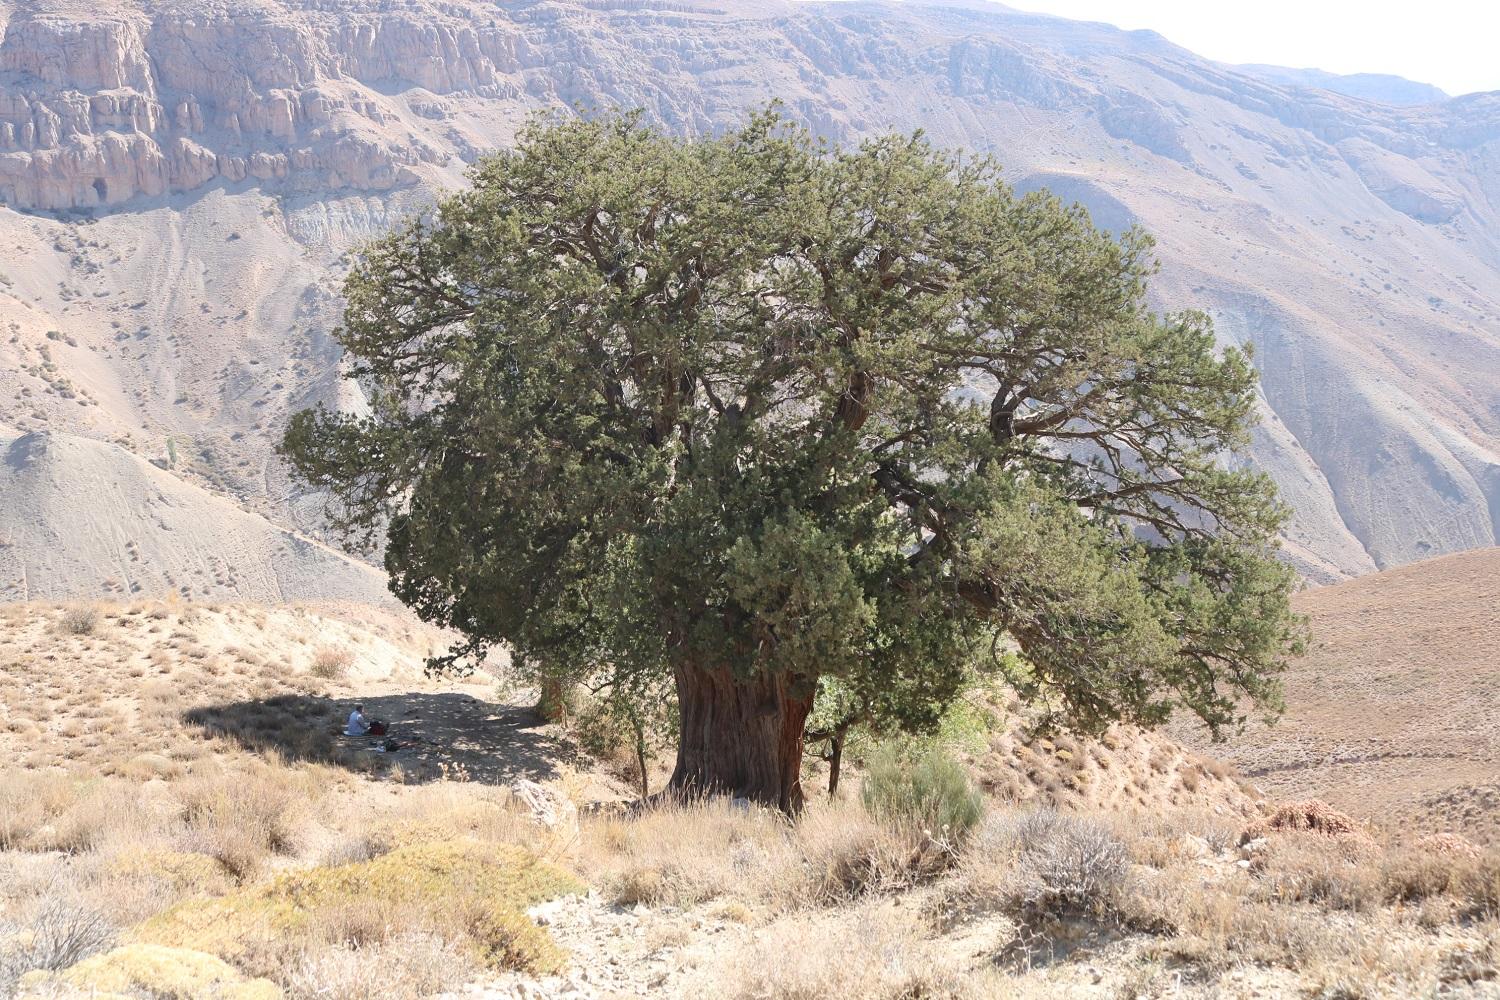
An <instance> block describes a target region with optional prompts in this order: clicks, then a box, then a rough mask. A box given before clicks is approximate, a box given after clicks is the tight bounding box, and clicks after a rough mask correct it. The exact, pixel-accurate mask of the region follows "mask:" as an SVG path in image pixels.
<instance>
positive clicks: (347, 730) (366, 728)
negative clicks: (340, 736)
mask: <svg viewBox="0 0 1500 1000" xmlns="http://www.w3.org/2000/svg"><path fill="white" fill-rule="evenodd" d="M344 735H345V736H368V735H370V721H369V720H368V719H366V718H365V706H363V705H355V706H354V711H352V712H350V713H349V723H348V725H346V726H344Z"/></svg>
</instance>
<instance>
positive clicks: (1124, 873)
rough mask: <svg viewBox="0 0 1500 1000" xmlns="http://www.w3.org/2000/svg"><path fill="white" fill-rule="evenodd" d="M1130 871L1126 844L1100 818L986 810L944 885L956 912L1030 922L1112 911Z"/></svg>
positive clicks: (1043, 811) (1116, 908)
mask: <svg viewBox="0 0 1500 1000" xmlns="http://www.w3.org/2000/svg"><path fill="white" fill-rule="evenodd" d="M1129 873H1130V854H1129V851H1128V850H1127V849H1126V847H1125V845H1124V844H1123V843H1122V842H1121V841H1120V840H1119V839H1118V838H1117V837H1116V836H1115V835H1114V834H1113V833H1112V832H1111V831H1110V830H1109V828H1108V827H1106V826H1104V825H1103V824H1102V823H1099V822H1096V821H1094V820H1091V819H1086V818H1083V817H1078V816H1070V815H1066V814H1063V813H1058V812H1056V811H1054V810H1052V809H1036V810H1032V811H1029V812H1023V813H1011V814H1003V815H1000V816H995V817H992V818H991V819H990V820H989V821H988V822H986V823H985V824H984V826H982V827H981V828H980V830H979V833H978V834H977V835H976V836H975V837H974V839H973V841H972V843H971V844H970V845H969V847H968V849H967V850H966V851H965V852H964V853H963V855H962V856H961V858H960V860H959V864H958V868H957V871H956V873H955V877H954V878H953V879H952V880H951V881H950V882H949V884H948V885H947V886H946V887H945V889H946V892H945V894H944V896H945V902H946V904H947V905H948V906H949V907H951V908H953V909H956V910H958V911H960V912H971V913H972V912H987V911H992V910H998V911H1001V912H1006V913H1010V914H1011V915H1013V916H1015V917H1017V918H1018V919H1020V920H1022V921H1023V922H1027V923H1031V922H1037V921H1045V920H1051V919H1057V918H1061V917H1070V916H1085V915H1086V916H1103V915H1106V914H1118V913H1119V912H1121V909H1122V895H1123V892H1124V890H1125V888H1126V885H1127V881H1128V877H1129Z"/></svg>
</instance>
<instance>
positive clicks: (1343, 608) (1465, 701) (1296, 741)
mask: <svg viewBox="0 0 1500 1000" xmlns="http://www.w3.org/2000/svg"><path fill="white" fill-rule="evenodd" d="M1298 604H1299V607H1300V610H1301V611H1302V612H1303V613H1305V614H1307V615H1309V616H1310V617H1311V619H1312V625H1313V630H1314V631H1313V635H1314V643H1313V647H1312V649H1310V650H1309V651H1308V655H1307V656H1306V657H1304V658H1303V659H1302V660H1299V661H1298V662H1297V663H1296V664H1295V665H1294V667H1293V669H1292V672H1291V673H1290V674H1289V675H1288V676H1287V678H1286V700H1287V712H1286V716H1285V717H1284V718H1283V719H1281V721H1280V722H1279V723H1278V724H1277V725H1275V726H1264V725H1259V724H1257V725H1253V726H1251V728H1250V730H1249V732H1247V733H1246V734H1245V735H1244V736H1243V737H1238V738H1235V739H1233V740H1231V741H1230V742H1229V743H1228V744H1226V745H1222V746H1217V747H1211V746H1208V745H1206V744H1204V743H1203V742H1202V735H1201V733H1198V732H1196V731H1195V730H1193V729H1192V728H1190V727H1189V726H1187V725H1186V724H1179V725H1180V728H1179V732H1178V733H1177V735H1178V736H1180V737H1181V738H1182V739H1184V740H1185V741H1186V742H1188V743H1189V744H1191V745H1194V746H1196V747H1197V748H1198V749H1199V750H1201V751H1204V752H1208V753H1212V754H1215V755H1216V756H1220V757H1223V758H1225V759H1226V760H1229V761H1232V762H1233V763H1235V764H1236V765H1238V766H1239V768H1240V769H1241V770H1242V771H1243V772H1244V774H1245V775H1246V776H1247V777H1248V778H1249V779H1250V780H1251V781H1253V782H1255V783H1256V784H1257V785H1259V786H1260V787H1261V788H1262V789H1263V790H1264V791H1265V792H1266V793H1267V794H1268V795H1270V796H1271V797H1273V798H1276V799H1288V798H1306V797H1310V796H1316V797H1319V798H1324V799H1327V800H1328V801H1329V802H1332V803H1333V804H1334V805H1336V806H1338V807H1339V808H1342V809H1347V810H1349V811H1350V812H1352V813H1354V814H1356V815H1359V816H1362V817H1365V818H1368V819H1372V820H1375V821H1377V822H1379V823H1381V824H1382V825H1385V826H1387V827H1388V828H1390V829H1403V828H1412V829H1435V828H1443V827H1447V828H1449V829H1452V830H1456V831H1458V832H1461V833H1463V834H1465V835H1467V836H1470V837H1473V838H1476V839H1479V840H1482V841H1488V842H1491V843H1500V778H1497V775H1500V673H1497V671H1496V664H1497V663H1500V610H1497V609H1500V548H1491V549H1482V550H1479V551H1475V552H1463V553H1458V554H1455V555H1450V556H1443V557H1442V558H1439V559H1429V560H1426V561H1423V562H1419V563H1414V564H1412V565H1410V566H1402V567H1401V568H1399V569H1394V570H1389V571H1387V572H1384V573H1376V574H1371V575H1369V576H1366V577H1363V578H1362V579H1359V580H1352V581H1349V582H1347V583H1341V584H1339V585H1337V586H1334V587H1323V588H1319V589H1317V590H1312V591H1309V592H1307V593H1304V594H1302V595H1301V596H1300V597H1299V598H1298Z"/></svg>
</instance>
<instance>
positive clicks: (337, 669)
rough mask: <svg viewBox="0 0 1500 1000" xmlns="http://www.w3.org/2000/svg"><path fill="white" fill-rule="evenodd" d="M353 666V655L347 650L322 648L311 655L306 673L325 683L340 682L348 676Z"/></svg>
mask: <svg viewBox="0 0 1500 1000" xmlns="http://www.w3.org/2000/svg"><path fill="white" fill-rule="evenodd" d="M353 665H354V654H353V653H352V652H350V651H349V650H348V649H345V648H343V647H336V646H322V647H320V648H319V649H318V650H317V651H316V652H314V653H313V658H312V663H311V664H310V665H309V666H308V668H307V671H308V673H310V674H312V675H313V676H314V677H318V678H321V679H323V680H325V681H341V680H343V679H344V678H346V677H348V676H349V668H350V667H352V666H353Z"/></svg>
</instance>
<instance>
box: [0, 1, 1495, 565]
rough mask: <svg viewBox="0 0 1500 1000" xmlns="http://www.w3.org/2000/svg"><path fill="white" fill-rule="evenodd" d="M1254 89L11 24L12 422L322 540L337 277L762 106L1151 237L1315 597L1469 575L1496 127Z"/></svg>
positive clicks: (1120, 62) (294, 31) (469, 33)
mask: <svg viewBox="0 0 1500 1000" xmlns="http://www.w3.org/2000/svg"><path fill="white" fill-rule="evenodd" d="M1278 79H1279V82H1274V81H1269V80H1268V79H1267V78H1266V75H1265V70H1264V69H1263V68H1256V69H1254V70H1251V71H1246V72H1241V71H1238V70H1234V69H1231V68H1228V67H1224V66H1220V65H1217V64H1214V63H1211V62H1208V61H1205V60H1203V59H1200V58H1198V57H1196V56H1194V55H1192V54H1191V53H1189V52H1186V51H1184V50H1182V49H1180V48H1177V47H1175V46H1173V45H1170V44H1168V43H1167V42H1166V41H1164V40H1163V39H1162V38H1161V37H1160V36H1157V35H1155V34H1152V33H1150V32H1120V31H1116V30H1114V29H1111V28H1108V27H1105V26H1102V25H1092V24H1083V23H1076V22H1068V21H1062V20H1058V19H1053V18H1046V17H1040V16H1034V15H1026V14H1021V13H1018V12H1014V11H1009V10H1007V9H1005V8H1002V7H998V6H995V7H989V6H983V7H981V6H957V5H939V4H930V3H919V2H907V3H900V4H882V3H870V2H857V3H836V4H815V3H808V4H795V5H785V4H780V3H775V2H767V3H757V4H732V5H722V6H721V7H712V6H710V5H707V4H691V3H690V4H654V3H644V2H634V0H619V2H610V3H587V4H585V3H572V2H564V0H542V2H536V3H526V4H510V5H502V6H494V5H488V4H480V3H475V2H468V0H460V2H456V3H444V4H435V3H428V2H426V0H402V2H398V3H389V4H375V3H357V2H351V3H340V4H336V5H328V4H324V3H311V2H306V3H304V2H301V0H276V2H267V3H256V4H248V3H231V2H224V0H218V2H215V3H210V4H202V3H191V4H189V3H184V2H178V0H112V2H108V3H104V4H90V5H83V4H78V3H75V2H73V0H0V202H3V203H4V204H5V205H6V206H8V207H5V208H0V248H3V251H4V254H3V258H0V421H5V422H8V423H10V424H11V425H12V426H15V427H17V428H19V429H21V430H23V431H30V430H34V429H37V428H41V427H50V428H54V429H58V430H63V431H68V432H71V433H77V434H82V435H85V436H90V437H95V438H99V439H104V440H111V441H118V442H120V443H121V444H122V446H123V447H126V448H128V449H130V450H132V451H134V452H135V453H136V454H138V455H140V456H143V457H145V458H161V457H163V456H164V455H165V454H166V452H167V450H168V448H169V447H171V448H174V449H175V450H176V452H177V454H178V455H179V457H180V461H179V462H178V463H177V464H176V471H177V472H178V473H179V474H181V475H184V476H186V477H189V478H191V479H193V480H194V481H196V482H198V483H200V484H202V485H205V486H207V487H208V488H210V489H212V490H215V491H217V492H219V493H221V494H223V495H226V496H228V497H230V498H232V499H233V500H234V501H235V502H237V503H240V504H241V505H244V506H248V507H250V508H251V509H255V510H258V511H260V512H263V513H266V514H267V515H268V516H270V517H271V518H273V519H274V520H276V521H277V522H278V523H282V524H286V525H288V526H292V527H302V528H305V529H310V530H315V529H316V523H317V519H316V510H315V505H313V504H311V503H308V502H307V501H306V500H305V499H302V498H299V497H297V496H296V495H295V494H294V493H293V492H292V490H291V489H290V488H289V486H288V484H287V483H286V481H285V478H284V474H283V472H282V471H281V470H280V468H279V467H278V465H277V463H276V462H275V461H274V460H273V458H272V456H271V454H270V446H271V444H272V442H273V441H274V440H275V438H276V436H277V434H278V433H279V429H280V427H281V426H282V423H283V421H284V419H285V416H286V414H287V413H288V412H289V411H290V410H291V409H294V408H296V407H300V406H304V405H307V404H308V403H309V402H311V401H316V400H325V401H328V402H341V403H343V404H344V405H351V406H355V405H358V400H357V399H354V398H352V397H350V396H348V395H345V396H344V397H343V398H340V397H339V390H337V389H336V387H335V378H334V376H335V366H336V361H337V353H336V350H335V349H334V348H333V347H332V346H331V344H330V341H329V339H328V331H329V329H330V328H331V326H332V324H333V323H334V322H335V321H336V316H337V305H338V303H337V294H336V291H337V283H336V278H337V276H338V274H339V273H341V271H342V268H343V264H342V262H341V258H340V255H341V254H342V253H343V252H344V251H345V250H346V249H348V248H349V247H351V246H352V245H354V244H356V243H358V242H359V241H360V240H362V239H364V238H366V237H368V236H370V235H372V234H374V233H377V232H379V231H381V230H383V229H384V228H386V227H388V226H389V225H390V224H391V222H392V221H393V220H394V219H395V218H397V217H399V215H400V214H401V213H402V212H403V211H405V210H407V209H409V208H411V207H413V206H416V205H419V204H421V203H423V202H424V201H425V200H427V199H429V198H430V197H431V195H432V193H433V192H434V191H435V190H437V189H439V188H442V187H444V186H451V185H454V184H457V183H460V182H461V175H462V169H463V167H464V165H465V163H466V162H467V161H469V160H472V159H473V158H474V157H475V156H477V155H479V154H480V153H482V152H483V151H484V150H486V149H491V148H494V147H495V146H496V145H499V144H503V143H504V142H505V141H506V140H507V137H508V136H510V135H512V134H513V131H514V128H515V126H516V124H517V122H519V121H520V120H521V119H522V118H523V117H524V115H526V114H527V113H528V112H530V111H531V110H533V109H536V108H543V107H563V106H568V105H571V104H573V103H574V102H583V103H586V104H593V105H603V106H610V105H622V106H628V107H633V106H639V107H643V108H645V109H646V111H647V113H648V114H650V115H652V116H654V117H656V118H657V119H659V120H661V121H663V122H665V123H667V124H668V125H670V126H671V127H673V128H677V129H680V130H682V131H684V132H701V131H711V130H713V129H716V128H720V127H723V126H725V125H727V124H729V123H731V122H734V121H736V120H738V119H739V118H740V117H741V116H742V115H743V114H744V111H745V109H746V108H748V107H752V106H756V105H759V104H762V103H764V102H765V101H767V100H770V99H771V98H774V97H779V98H781V99H783V100H785V101H786V102H787V107H788V109H789V111H790V113H792V114H793V115H795V116H797V117H799V118H802V119H804V120H805V121H807V122H809V123H810V124H811V125H812V126H813V127H814V128H815V129H817V130H818V131H820V132H822V133H824V134H826V135H828V136H831V137H833V138H836V139H839V140H844V141H852V140H855V139H857V138H858V137H860V136H863V135H868V134H870V133H872V132H876V131H878V130H883V129H890V128H897V129H911V128H916V127H921V128H924V129H926V130H927V131H928V133H929V134H930V135H931V136H932V137H933V138H934V139H935V140H936V141H938V142H940V143H943V144H946V145H953V146H960V147H966V148H969V149H973V150H978V151H981V152H987V153H992V154H994V155H996V156H997V157H998V158H999V159H1000V160H1001V161H1002V162H1003V163H1004V164H1005V165H1006V166H1007V167H1008V168H1009V170H1010V171H1011V173H1012V175H1013V176H1014V177H1015V179H1016V181H1017V183H1018V184H1019V185H1020V186H1022V187H1026V188H1030V187H1036V186H1040V185H1046V186H1048V187H1050V188H1052V189H1053V190H1055V191H1056V192H1057V193H1058V194H1059V195H1061V196H1062V197H1064V198H1066V199H1069V200H1080V201H1082V202H1083V203H1085V204H1086V205H1087V206H1088V207H1089V208H1090V209H1091V211H1092V212H1093V213H1094V216H1095V219H1096V220H1097V221H1098V222H1099V223H1100V224H1101V225H1104V226H1106V227H1108V228H1111V229H1119V228H1122V227H1124V226H1126V225H1130V224H1132V223H1141V224H1144V225H1146V226H1147V227H1148V228H1150V229H1151V230H1153V231H1154V232H1155V233H1156V234H1157V235H1158V236H1159V238H1160V245H1159V251H1160V254H1161V257H1162V260H1163V264H1164V269H1163V272H1162V274H1161V276H1160V279H1159V281H1158V283H1157V286H1156V290H1157V296H1158V299H1159V301H1160V303H1161V304H1162V305H1163V306H1164V307H1171V308H1179V307H1186V306H1197V307H1202V308H1204V309H1206V310H1208V311H1210V312H1211V313H1213V314H1214V315H1215V316H1216V318H1217V320H1218V324H1219V329H1220V331H1221V333H1222V335H1223V336H1224V337H1225V338H1227V339H1232V340H1235V341H1241V342H1245V343H1251V344H1253V345H1254V346H1255V347H1256V349H1257V358H1258V360H1259V363H1260V366H1261V367H1262V369H1263V372H1264V395H1265V399H1266V404H1267V406H1266V415H1267V420H1266V423H1265V425H1264V427H1263V429H1262V431H1261V432H1260V433H1259V435H1258V438H1257V442H1256V446H1255V459H1256V461H1257V462H1259V463H1260V464H1261V465H1262V466H1264V467H1265V468H1267V469H1268V470H1270V471H1271V472H1272V474H1273V475H1274V476H1275V477H1276V478H1277V479H1278V480H1279V481H1280V483H1281V485H1282V487H1283V489H1284V491H1285V493H1286V495H1287V497H1288V498H1289V500H1290V501H1291V502H1292V503H1293V504H1294V506H1295V508H1296V511H1297V515H1296V518H1295V520H1294V523H1293V525H1292V527H1291V530H1290V532H1289V541H1290V543H1291V550H1292V554H1293V556H1294V557H1295V558H1296V559H1297V560H1298V562H1299V565H1300V566H1301V567H1302V568H1303V569H1304V570H1305V571H1307V572H1308V573H1309V574H1310V575H1311V576H1312V577H1313V578H1315V579H1318V580H1325V581H1326V580H1331V579H1337V578H1340V577H1343V576H1347V575H1357V574H1359V573H1363V572H1368V571H1370V570H1372V569H1374V568H1376V567H1380V566H1394V565H1398V564H1401V563H1404V562H1407V561H1410V560H1413V559H1419V558H1422V557H1424V556H1430V555H1436V554H1439V553H1443V552H1450V551H1456V550H1460V549H1467V548H1474V547H1479V546H1485V545H1491V544H1493V543H1494V542H1495V539H1496V526H1495V511H1496V509H1497V507H1500V388H1497V386H1500V378H1497V377H1496V374H1497V373H1500V334H1497V325H1500V270H1497V264H1496V261H1497V260H1500V253H1497V248H1500V206H1497V202H1496V198H1497V194H1500V174H1497V173H1496V167H1495V164H1496V162H1497V160H1496V156H1495V150H1496V148H1497V142H1500V99H1497V98H1496V97H1495V96H1494V95H1473V96H1470V97H1466V98H1460V99H1455V100H1449V101H1436V102H1434V103H1428V104H1423V105H1420V106H1411V107H1405V106H1402V107H1398V106H1394V105H1386V104H1380V103H1373V102H1369V101H1364V100H1360V99H1358V98H1354V97H1349V96H1344V95H1340V94H1335V93H1332V92H1330V91H1327V90H1320V89H1315V88H1314V87H1310V86H1306V85H1305V84H1307V83H1312V82H1316V78H1315V77H1311V76H1308V75H1307V74H1302V75H1298V74H1291V75H1287V74H1281V75H1280V76H1279V78H1278ZM1387 82H1388V81H1387ZM1341 86H1342V84H1341ZM1346 89H1347V88H1346ZM1390 92H1391V91H1389V89H1388V88H1385V89H1382V88H1376V90H1375V91H1372V92H1371V93H1372V94H1373V95H1375V96H1380V95H1382V94H1386V93H1390ZM346 391H347V390H346ZM169 442H170V445H169Z"/></svg>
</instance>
